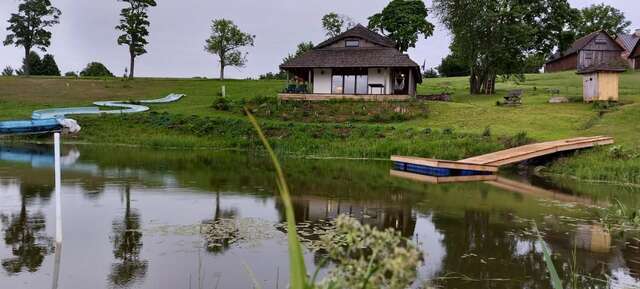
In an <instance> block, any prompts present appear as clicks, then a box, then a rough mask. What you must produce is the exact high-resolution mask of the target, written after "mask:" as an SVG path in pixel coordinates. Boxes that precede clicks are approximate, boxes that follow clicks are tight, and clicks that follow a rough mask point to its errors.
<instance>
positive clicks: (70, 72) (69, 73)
mask: <svg viewBox="0 0 640 289" xmlns="http://www.w3.org/2000/svg"><path fill="white" fill-rule="evenodd" d="M64 76H66V77H78V73H76V72H75V71H67V72H66V73H65V74H64Z"/></svg>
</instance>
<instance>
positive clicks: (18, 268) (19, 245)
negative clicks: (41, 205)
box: [0, 184, 54, 274]
mask: <svg viewBox="0 0 640 289" xmlns="http://www.w3.org/2000/svg"><path fill="white" fill-rule="evenodd" d="M52 191H53V188H52V187H51V186H50V185H33V184H21V186H20V202H21V207H20V212H19V213H18V214H11V215H5V214H0V219H1V221H2V227H3V230H4V242H5V244H6V245H7V246H9V247H11V253H12V254H13V256H14V257H10V258H6V259H3V260H2V267H3V268H4V269H5V270H6V271H7V272H8V273H9V274H17V273H20V272H22V271H23V270H25V269H26V270H27V271H29V272H36V271H38V269H39V268H40V266H41V265H42V262H43V261H44V257H45V256H46V255H48V254H50V253H52V252H53V251H54V247H53V239H52V238H51V237H49V236H46V235H45V229H46V223H45V216H44V215H43V214H42V213H39V212H38V213H33V214H30V213H29V212H28V211H27V205H28V204H29V203H30V202H32V201H33V200H35V199H41V200H44V201H47V200H49V199H50V197H51V193H52Z"/></svg>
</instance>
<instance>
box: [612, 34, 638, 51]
mask: <svg viewBox="0 0 640 289" xmlns="http://www.w3.org/2000/svg"><path fill="white" fill-rule="evenodd" d="M616 40H618V43H620V45H622V47H623V48H624V49H625V50H626V51H628V52H632V51H633V48H635V47H636V44H638V40H640V37H639V36H637V35H636V34H635V33H634V34H625V33H621V34H618V35H617V38H616Z"/></svg>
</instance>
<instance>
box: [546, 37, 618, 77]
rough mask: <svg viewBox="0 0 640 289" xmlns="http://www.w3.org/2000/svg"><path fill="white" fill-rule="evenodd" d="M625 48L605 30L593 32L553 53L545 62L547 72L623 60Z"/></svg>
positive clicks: (584, 67) (576, 68) (579, 68)
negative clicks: (565, 48)
mask: <svg viewBox="0 0 640 289" xmlns="http://www.w3.org/2000/svg"><path fill="white" fill-rule="evenodd" d="M624 51H625V49H624V48H623V47H622V46H621V45H620V44H619V43H618V42H617V41H616V40H615V39H613V38H612V37H611V36H610V35H609V34H607V33H606V32H605V31H597V32H593V33H591V34H589V35H587V36H585V37H582V38H580V39H578V40H576V41H575V42H574V43H573V45H571V47H570V48H569V49H567V50H565V51H561V52H558V53H556V54H554V55H552V56H551V57H550V58H549V60H548V61H547V63H545V66H544V71H545V72H559V71H568V70H579V71H580V70H585V69H587V68H589V67H592V66H599V65H602V64H610V63H612V62H619V61H620V60H622V57H621V54H622V53H623V52H624Z"/></svg>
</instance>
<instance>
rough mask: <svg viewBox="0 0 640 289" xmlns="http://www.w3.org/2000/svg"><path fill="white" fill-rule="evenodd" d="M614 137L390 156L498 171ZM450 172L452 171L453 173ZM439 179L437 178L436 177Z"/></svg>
mask: <svg viewBox="0 0 640 289" xmlns="http://www.w3.org/2000/svg"><path fill="white" fill-rule="evenodd" d="M613 143H614V139H613V138H612V137H607V136H594V137H578V138H572V139H564V140H558V141H549V142H542V143H535V144H530V145H524V146H520V147H516V148H511V149H506V150H502V151H498V152H495V153H490V154H485V155H480V156H476V157H472V158H468V159H463V160H460V161H447V160H436V159H428V158H419V157H406V156H391V160H392V161H394V162H396V163H399V164H411V165H417V166H424V167H429V168H437V169H440V168H441V169H451V170H459V171H470V172H478V173H487V172H488V173H497V172H498V169H499V167H501V166H506V165H510V164H514V163H518V162H522V161H526V160H529V159H533V158H536V157H540V156H544V155H550V154H554V153H557V152H563V151H570V150H577V149H583V148H591V147H594V146H600V145H609V144H613ZM452 176H453V175H452ZM436 182H438V180H436Z"/></svg>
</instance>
